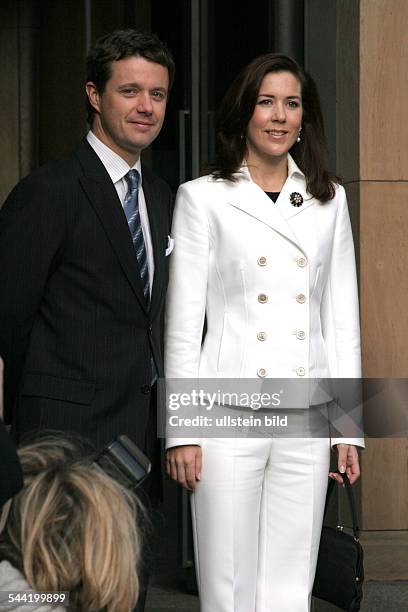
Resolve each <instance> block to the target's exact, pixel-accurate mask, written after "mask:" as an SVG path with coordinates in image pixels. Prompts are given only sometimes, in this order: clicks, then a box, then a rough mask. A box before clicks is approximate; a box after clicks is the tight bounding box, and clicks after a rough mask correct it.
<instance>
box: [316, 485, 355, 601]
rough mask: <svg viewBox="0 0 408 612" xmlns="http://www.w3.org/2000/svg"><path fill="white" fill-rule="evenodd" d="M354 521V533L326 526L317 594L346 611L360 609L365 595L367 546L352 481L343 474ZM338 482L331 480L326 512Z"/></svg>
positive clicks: (317, 573) (318, 562)
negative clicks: (363, 536) (364, 559)
mask: <svg viewBox="0 0 408 612" xmlns="http://www.w3.org/2000/svg"><path fill="white" fill-rule="evenodd" d="M342 477H343V481H344V484H345V489H346V491H347V497H348V500H349V504H350V510H351V516H352V521H353V535H351V534H348V533H346V532H345V531H344V527H343V526H341V525H338V526H337V528H334V527H326V526H323V528H322V535H321V537H320V546H319V555H318V559H317V567H316V576H315V581H314V585H313V592H312V594H313V596H314V597H317V598H318V599H324V600H325V601H328V602H330V603H332V604H334V605H335V606H338V607H339V608H340V609H341V610H346V612H357V611H358V610H360V606H361V600H362V598H363V581H364V568H363V548H362V546H361V544H360V542H359V537H360V529H359V527H358V522H357V512H356V505H355V501H354V494H353V491H352V488H351V484H350V481H349V479H348V477H347V475H346V474H342ZM335 484H336V481H335V480H332V479H330V483H329V487H328V490H327V497H326V505H325V508H324V515H325V516H326V511H327V507H328V504H329V501H330V498H331V496H332V493H333V490H334V487H335Z"/></svg>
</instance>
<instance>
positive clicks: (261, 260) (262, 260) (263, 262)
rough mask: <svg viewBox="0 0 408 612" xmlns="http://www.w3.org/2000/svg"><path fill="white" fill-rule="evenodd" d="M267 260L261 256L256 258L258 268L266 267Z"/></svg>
mask: <svg viewBox="0 0 408 612" xmlns="http://www.w3.org/2000/svg"><path fill="white" fill-rule="evenodd" d="M267 262H268V260H267V259H266V257H264V256H263V255H262V257H258V266H266V264H267Z"/></svg>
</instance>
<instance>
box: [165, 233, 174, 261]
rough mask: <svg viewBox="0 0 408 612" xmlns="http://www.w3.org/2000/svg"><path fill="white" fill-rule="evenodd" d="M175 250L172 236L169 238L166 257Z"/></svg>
mask: <svg viewBox="0 0 408 612" xmlns="http://www.w3.org/2000/svg"><path fill="white" fill-rule="evenodd" d="M173 249H174V240H173V238H171V237H170V236H167V247H166V257H168V256H169V255H170V253H171V252H172V250H173Z"/></svg>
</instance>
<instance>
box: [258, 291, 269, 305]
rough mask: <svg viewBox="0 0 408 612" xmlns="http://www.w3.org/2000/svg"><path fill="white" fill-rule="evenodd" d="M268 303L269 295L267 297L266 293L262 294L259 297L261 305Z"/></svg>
mask: <svg viewBox="0 0 408 612" xmlns="http://www.w3.org/2000/svg"><path fill="white" fill-rule="evenodd" d="M267 301H268V296H267V295H265V293H260V294H259V295H258V302H259V303H260V304H266V302H267Z"/></svg>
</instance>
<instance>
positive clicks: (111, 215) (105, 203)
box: [77, 141, 147, 311]
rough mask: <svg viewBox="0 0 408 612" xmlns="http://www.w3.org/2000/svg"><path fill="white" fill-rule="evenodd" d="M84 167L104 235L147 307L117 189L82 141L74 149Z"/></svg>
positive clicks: (84, 182)
mask: <svg viewBox="0 0 408 612" xmlns="http://www.w3.org/2000/svg"><path fill="white" fill-rule="evenodd" d="M77 156H78V158H79V160H80V162H81V165H82V168H83V173H84V174H83V176H82V177H80V179H79V180H80V183H81V186H82V188H83V190H84V192H85V194H86V196H87V198H88V200H89V202H90V203H91V205H92V207H93V208H94V210H95V212H96V214H97V215H98V218H99V220H100V222H101V224H102V226H103V227H104V230H105V232H106V236H107V238H108V240H109V242H110V244H111V246H112V249H113V251H114V252H115V254H116V256H117V258H118V260H119V263H120V266H121V268H122V270H123V272H124V274H125V276H126V278H127V279H128V281H129V283H130V286H131V287H132V289H133V291H134V293H135V295H136V297H137V299H138V300H139V302H140V305H141V306H142V308H143V309H144V310H146V311H147V306H146V300H145V298H144V295H143V288H142V283H141V280H140V273H139V268H138V265H137V260H136V257H135V251H134V248H133V244H132V239H131V236H130V233H129V227H128V224H127V221H126V217H125V214H124V212H123V209H122V206H121V203H120V201H119V198H118V194H117V192H116V189H115V187H114V185H113V183H112V181H111V179H110V177H109V175H108V173H107V172H106V170H105V167H104V166H103V164H102V162H101V161H100V159H99V158H98V156H97V155H96V153H95V152H94V151H93V149H92V147H91V146H90V145H89V144H88V143H87V142H86V141H84V142H83V143H82V144H81V146H80V148H79V149H78V151H77Z"/></svg>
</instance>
